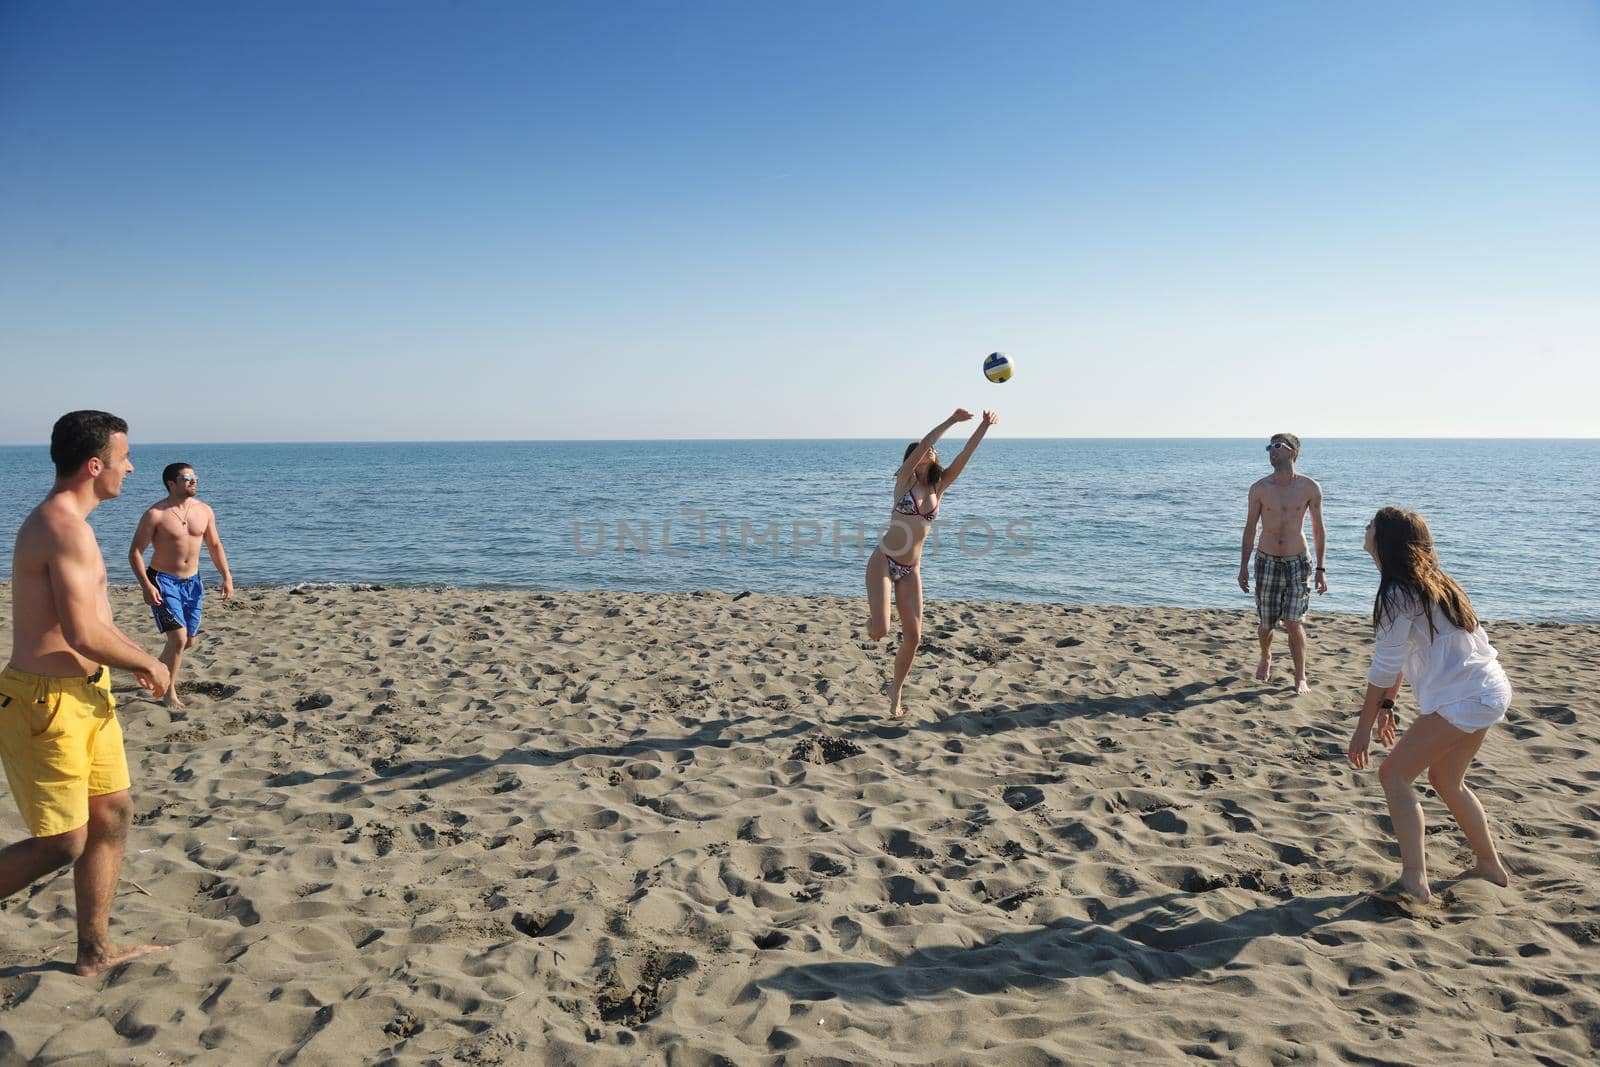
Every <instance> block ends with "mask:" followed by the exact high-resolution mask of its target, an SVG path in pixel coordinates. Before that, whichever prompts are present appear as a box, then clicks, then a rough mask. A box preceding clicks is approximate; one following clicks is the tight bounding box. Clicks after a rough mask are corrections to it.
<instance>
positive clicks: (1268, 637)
mask: <svg viewBox="0 0 1600 1067" xmlns="http://www.w3.org/2000/svg"><path fill="white" fill-rule="evenodd" d="M1256 636H1257V637H1259V638H1260V639H1261V662H1260V663H1258V664H1256V680H1257V681H1261V682H1264V681H1266V680H1267V676H1268V675H1270V674H1271V673H1272V627H1270V626H1262V627H1258V628H1257V629H1256Z"/></svg>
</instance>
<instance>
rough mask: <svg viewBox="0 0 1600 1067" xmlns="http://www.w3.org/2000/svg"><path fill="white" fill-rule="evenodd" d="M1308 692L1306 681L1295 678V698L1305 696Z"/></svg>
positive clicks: (1309, 687) (1308, 686)
mask: <svg viewBox="0 0 1600 1067" xmlns="http://www.w3.org/2000/svg"><path fill="white" fill-rule="evenodd" d="M1309 692H1311V683H1310V682H1308V681H1306V680H1305V679H1304V678H1296V679H1295V680H1294V694H1295V696H1305V695H1306V694H1307V693H1309Z"/></svg>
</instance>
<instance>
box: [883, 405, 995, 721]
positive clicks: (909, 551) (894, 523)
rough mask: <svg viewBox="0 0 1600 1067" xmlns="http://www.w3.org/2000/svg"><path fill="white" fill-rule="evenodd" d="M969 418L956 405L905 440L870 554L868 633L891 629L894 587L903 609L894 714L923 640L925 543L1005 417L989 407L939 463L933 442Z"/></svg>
mask: <svg viewBox="0 0 1600 1067" xmlns="http://www.w3.org/2000/svg"><path fill="white" fill-rule="evenodd" d="M970 418H972V412H970V411H968V410H966V409H965V408H957V409H956V412H955V414H953V415H951V416H950V417H949V418H948V419H945V420H944V421H943V422H941V423H940V424H939V425H937V426H935V427H934V428H933V429H932V430H929V431H928V435H927V436H926V437H924V438H923V439H922V440H920V441H913V442H912V443H911V444H909V445H907V446H906V454H905V460H904V462H902V463H901V464H900V470H899V472H898V473H897V474H896V475H895V478H894V510H893V511H891V512H890V513H889V528H888V529H887V530H886V531H884V534H883V539H882V540H881V541H880V542H879V543H878V547H877V548H875V549H873V551H872V558H870V559H869V560H867V636H868V637H869V638H870V639H871V640H873V641H876V640H878V639H879V638H882V637H885V636H887V635H888V633H889V595H890V593H891V592H892V593H893V594H894V604H895V608H896V610H898V611H899V613H900V649H899V651H898V652H896V653H895V657H894V680H893V681H891V682H890V683H889V685H888V687H887V688H888V693H889V714H890V715H891V716H893V717H894V718H897V719H898V718H901V717H903V716H904V715H905V713H906V710H905V707H904V706H903V705H902V704H901V702H900V691H901V689H902V687H904V685H905V682H906V675H907V674H909V673H910V672H911V661H912V659H913V658H915V656H916V654H917V645H918V644H919V643H921V641H922V570H921V564H922V544H923V542H924V541H925V540H927V537H928V528H929V527H930V526H932V525H933V520H934V517H935V516H937V515H938V514H939V504H940V503H941V502H942V501H943V500H944V494H945V493H946V491H948V490H949V488H950V486H951V484H952V483H954V482H955V480H956V479H957V478H958V477H960V476H961V472H962V471H963V470H964V469H966V466H967V461H968V460H969V459H971V458H972V453H974V452H976V451H977V450H978V443H979V442H980V441H982V440H983V435H984V434H986V433H988V432H989V427H991V426H993V425H994V424H995V423H996V422H999V421H1000V418H999V416H998V415H996V414H995V413H994V412H992V411H985V412H984V413H983V418H982V419H981V420H979V422H978V429H977V430H976V431H975V432H974V433H973V435H972V436H971V437H969V438H968V439H967V444H966V447H965V448H963V449H962V450H961V454H960V455H959V456H957V457H956V458H955V462H953V463H951V464H950V466H948V467H941V466H939V453H938V452H936V451H935V450H934V445H936V444H938V442H939V438H941V437H943V436H944V433H945V431H946V430H948V429H950V427H952V426H954V425H955V424H956V423H958V422H966V421H967V420H968V419H970Z"/></svg>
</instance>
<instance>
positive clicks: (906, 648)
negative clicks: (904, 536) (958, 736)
mask: <svg viewBox="0 0 1600 1067" xmlns="http://www.w3.org/2000/svg"><path fill="white" fill-rule="evenodd" d="M894 605H895V609H896V610H897V611H899V612H900V648H899V650H898V651H897V652H895V654H894V681H893V682H891V683H890V686H889V714H890V715H892V716H893V717H895V718H897V719H899V718H903V717H904V716H905V713H906V709H905V707H904V705H902V704H901V703H900V692H901V690H902V689H903V688H904V687H905V684H906V675H908V674H910V673H911V661H912V660H914V659H916V657H917V646H918V645H920V644H922V572H921V571H912V572H911V573H910V574H907V575H905V576H904V577H902V578H901V579H900V580H899V581H898V582H895V583H894Z"/></svg>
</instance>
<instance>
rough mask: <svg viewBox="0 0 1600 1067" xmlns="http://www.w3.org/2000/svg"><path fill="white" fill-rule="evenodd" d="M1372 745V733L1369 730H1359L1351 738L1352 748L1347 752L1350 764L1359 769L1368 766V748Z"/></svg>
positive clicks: (1364, 768) (1361, 769)
mask: <svg viewBox="0 0 1600 1067" xmlns="http://www.w3.org/2000/svg"><path fill="white" fill-rule="evenodd" d="M1371 747H1372V734H1371V732H1370V731H1367V730H1359V729H1358V730H1357V731H1356V733H1355V736H1354V737H1352V738H1351V739H1350V750H1349V751H1348V752H1347V753H1345V754H1346V755H1347V756H1348V757H1349V758H1350V766H1352V767H1354V768H1355V769H1356V770H1358V771H1363V770H1366V768H1367V749H1369V748H1371Z"/></svg>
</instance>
